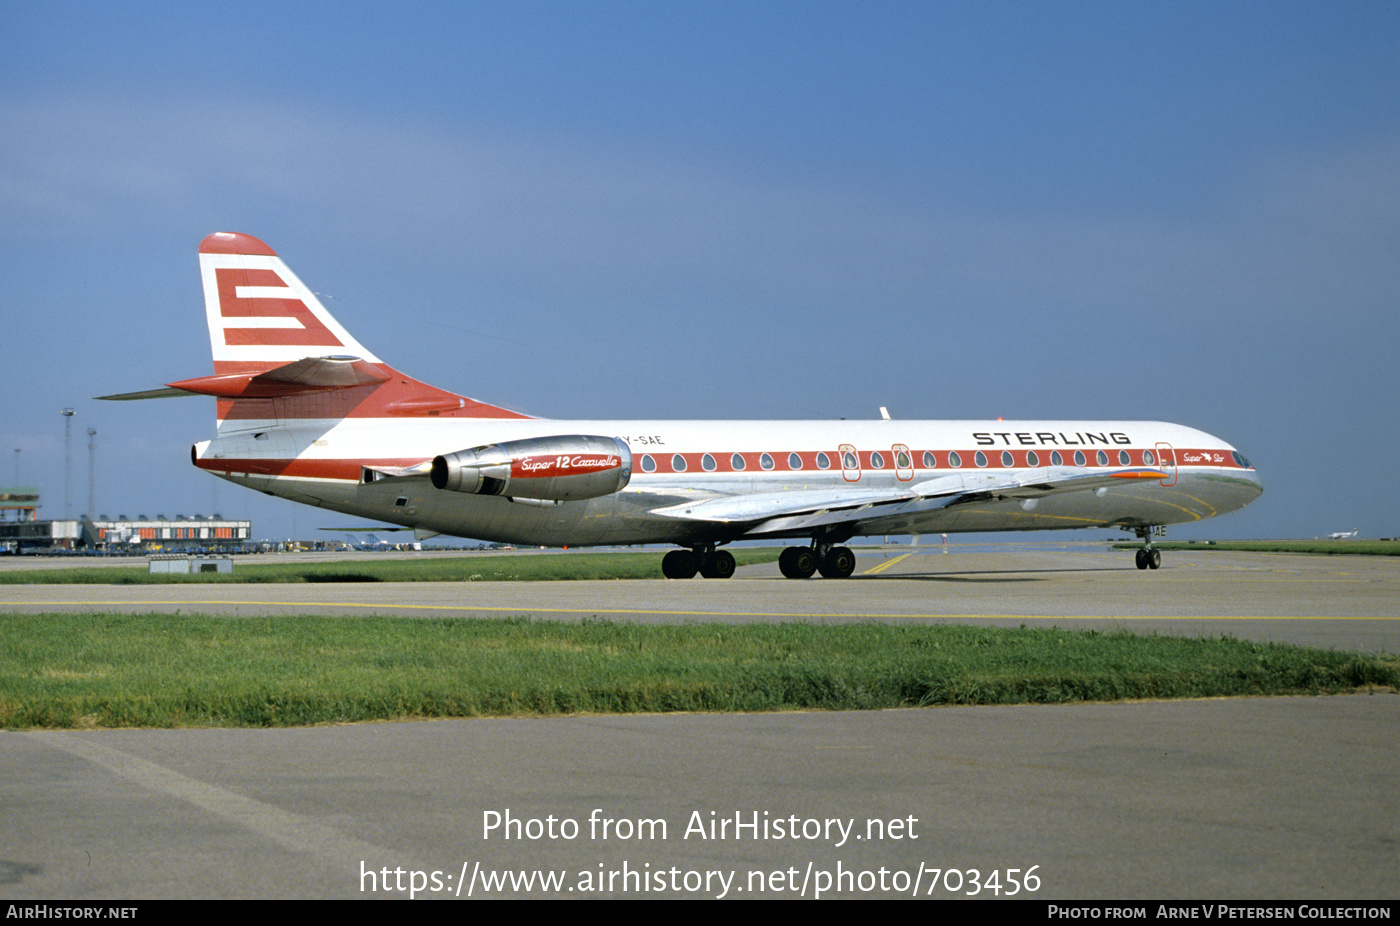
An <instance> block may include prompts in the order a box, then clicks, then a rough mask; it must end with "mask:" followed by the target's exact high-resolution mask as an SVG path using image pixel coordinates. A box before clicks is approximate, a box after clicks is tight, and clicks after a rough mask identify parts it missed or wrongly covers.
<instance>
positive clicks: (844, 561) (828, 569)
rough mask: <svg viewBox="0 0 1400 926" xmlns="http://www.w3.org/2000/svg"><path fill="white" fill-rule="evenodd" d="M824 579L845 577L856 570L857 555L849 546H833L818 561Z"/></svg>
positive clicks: (818, 567)
mask: <svg viewBox="0 0 1400 926" xmlns="http://www.w3.org/2000/svg"><path fill="white" fill-rule="evenodd" d="M817 569H818V570H819V571H820V572H821V574H822V578H824V579H844V578H846V577H847V576H849V575H850V574H851V573H853V572H855V571H856V555H855V554H854V553H852V552H851V551H850V549H849V548H847V547H832V548H831V549H830V550H828V551H826V555H825V556H823V557H822V558H821V560H820V561H819V562H818V563H817Z"/></svg>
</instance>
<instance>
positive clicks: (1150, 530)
mask: <svg viewBox="0 0 1400 926" xmlns="http://www.w3.org/2000/svg"><path fill="white" fill-rule="evenodd" d="M1133 533H1135V534H1137V535H1138V539H1139V540H1141V541H1142V549H1140V550H1138V551H1137V555H1136V557H1135V559H1136V562H1137V567H1138V568H1139V569H1160V568H1162V551H1161V550H1154V549H1153V548H1152V537H1153V535H1156V536H1158V537H1165V536H1166V535H1167V529H1166V527H1164V526H1163V525H1160V524H1158V525H1156V526H1149V527H1135V528H1133Z"/></svg>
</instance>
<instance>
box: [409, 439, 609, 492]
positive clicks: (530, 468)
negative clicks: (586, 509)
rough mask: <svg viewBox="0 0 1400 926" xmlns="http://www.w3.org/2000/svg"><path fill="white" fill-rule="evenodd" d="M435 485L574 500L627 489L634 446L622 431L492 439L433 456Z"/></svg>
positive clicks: (432, 476) (433, 479)
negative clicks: (602, 434) (603, 434)
mask: <svg viewBox="0 0 1400 926" xmlns="http://www.w3.org/2000/svg"><path fill="white" fill-rule="evenodd" d="M430 478H431V479H432V482H433V485H434V486H436V487H437V488H439V489H448V490H450V491H453V492H470V493H472V494H474V495H505V496H507V497H510V498H538V499H545V500H548V501H571V500H575V499H582V498H598V497H599V496H602V495H611V494H612V493H614V492H618V491H621V490H622V489H623V488H624V487H625V486H626V485H627V483H628V481H629V480H630V479H631V478H632V448H630V447H628V446H627V442H626V441H624V440H621V439H619V438H616V437H597V436H594V435H590V434H562V435H559V436H556V437H531V438H526V439H525V440H512V441H504V442H502V443H499V444H487V445H486V446H484V447H473V448H471V449H470V450H459V451H457V452H456V453H448V454H444V455H442V456H440V457H434V458H433V469H432V474H431V477H430Z"/></svg>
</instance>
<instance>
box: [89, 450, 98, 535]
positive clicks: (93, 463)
mask: <svg viewBox="0 0 1400 926" xmlns="http://www.w3.org/2000/svg"><path fill="white" fill-rule="evenodd" d="M87 432H88V509H87V515H88V520H89V521H91V520H92V519H93V518H95V517H97V515H96V514H95V512H96V511H97V508H96V507H95V506H94V504H93V496H94V494H95V493H94V491H93V489H94V488H95V487H96V485H97V477H96V475H94V474H95V473H96V472H97V429H96V428H88V429H87Z"/></svg>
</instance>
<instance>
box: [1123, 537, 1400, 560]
mask: <svg viewBox="0 0 1400 926" xmlns="http://www.w3.org/2000/svg"><path fill="white" fill-rule="evenodd" d="M1140 546H1142V544H1140V543H1132V542H1128V543H1116V544H1114V545H1113V548H1114V549H1115V550H1136V549H1137V548H1138V547H1140ZM1152 546H1153V547H1155V548H1156V549H1158V550H1188V551H1191V552H1193V553H1194V552H1197V551H1203V550H1225V551H1233V552H1236V553H1327V554H1331V555H1347V554H1351V555H1361V556H1400V540H1212V541H1209V542H1205V541H1203V542H1200V543H1184V542H1181V541H1175V540H1167V541H1161V542H1157V543H1153V544H1152Z"/></svg>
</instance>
